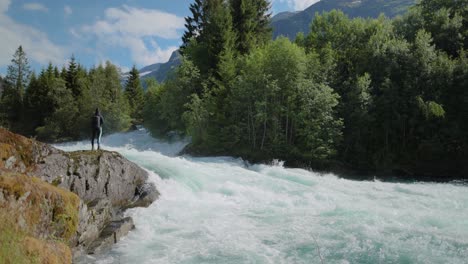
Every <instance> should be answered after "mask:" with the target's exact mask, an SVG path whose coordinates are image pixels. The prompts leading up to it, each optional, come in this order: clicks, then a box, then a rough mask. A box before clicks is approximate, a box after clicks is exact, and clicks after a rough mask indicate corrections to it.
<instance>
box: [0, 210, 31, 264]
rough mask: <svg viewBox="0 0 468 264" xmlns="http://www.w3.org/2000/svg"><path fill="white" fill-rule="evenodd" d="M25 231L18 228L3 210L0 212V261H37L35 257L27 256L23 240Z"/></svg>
mask: <svg viewBox="0 0 468 264" xmlns="http://www.w3.org/2000/svg"><path fill="white" fill-rule="evenodd" d="M25 239H26V233H25V232H23V231H21V230H19V228H18V227H17V226H16V224H15V223H14V222H13V221H12V219H10V218H9V216H8V215H6V214H5V212H3V211H1V212H0V263H4V264H10V263H11V264H15V263H39V260H38V258H37V257H34V256H28V255H27V251H28V250H27V248H26V247H25V245H24V243H23V241H24V240H25Z"/></svg>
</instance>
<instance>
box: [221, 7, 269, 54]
mask: <svg viewBox="0 0 468 264" xmlns="http://www.w3.org/2000/svg"><path fill="white" fill-rule="evenodd" d="M229 3H230V8H231V14H232V24H233V28H234V31H235V32H236V35H237V40H236V49H237V51H239V52H240V53H241V54H246V53H248V52H249V51H250V50H251V49H252V48H253V47H255V46H257V45H262V44H265V43H267V42H268V41H269V40H270V39H271V27H270V16H271V13H269V10H270V3H269V1H267V0H230V1H229Z"/></svg>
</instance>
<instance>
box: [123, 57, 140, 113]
mask: <svg viewBox="0 0 468 264" xmlns="http://www.w3.org/2000/svg"><path fill="white" fill-rule="evenodd" d="M144 93H145V92H144V91H143V87H142V86H141V83H140V74H139V72H138V69H137V68H136V66H133V68H132V70H131V71H130V73H129V76H128V79H127V82H126V84H125V96H126V97H127V100H128V103H129V107H130V116H131V117H132V118H133V119H135V120H141V118H142V112H141V111H142V109H143V105H144V103H145V98H144V96H145V94H144Z"/></svg>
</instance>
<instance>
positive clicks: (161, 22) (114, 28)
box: [71, 6, 184, 65]
mask: <svg viewBox="0 0 468 264" xmlns="http://www.w3.org/2000/svg"><path fill="white" fill-rule="evenodd" d="M183 28H184V19H183V18H182V17H178V16H176V15H174V14H170V13H166V12H163V11H159V10H153V9H140V8H134V7H129V6H123V7H121V8H108V9H106V11H105V17H104V19H101V20H98V21H96V22H95V23H94V24H92V25H86V26H83V27H82V28H81V30H80V32H81V33H83V34H82V35H87V36H89V35H90V34H92V35H93V36H94V37H95V38H96V41H97V49H98V50H101V51H102V52H104V51H105V50H107V49H108V48H109V46H118V47H123V48H126V49H128V50H129V51H130V54H131V57H132V59H133V60H134V62H136V63H137V64H141V65H147V64H152V63H156V62H166V61H167V60H168V59H169V57H170V56H171V54H172V52H173V51H174V50H176V49H177V47H175V46H172V47H168V48H166V49H162V48H161V47H160V46H159V45H158V43H157V42H156V40H155V38H156V37H159V38H164V39H178V38H180V32H179V31H180V30H182V29H183ZM71 32H72V34H73V35H75V36H78V34H76V33H77V32H76V31H71Z"/></svg>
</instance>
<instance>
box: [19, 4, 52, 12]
mask: <svg viewBox="0 0 468 264" xmlns="http://www.w3.org/2000/svg"><path fill="white" fill-rule="evenodd" d="M23 8H24V9H26V10H30V11H41V12H48V11H49V9H48V8H47V7H45V6H44V5H43V4H40V3H25V4H23Z"/></svg>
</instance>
